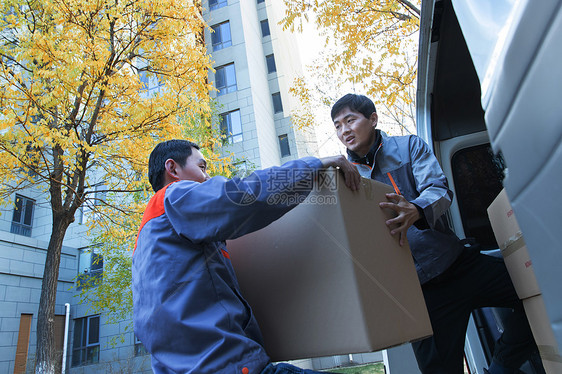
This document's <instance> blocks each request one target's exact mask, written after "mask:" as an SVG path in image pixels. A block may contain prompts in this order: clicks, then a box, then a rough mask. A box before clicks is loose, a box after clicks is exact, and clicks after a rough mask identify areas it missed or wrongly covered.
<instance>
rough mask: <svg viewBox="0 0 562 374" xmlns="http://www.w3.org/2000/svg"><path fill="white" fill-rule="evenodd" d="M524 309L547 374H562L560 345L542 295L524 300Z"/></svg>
mask: <svg viewBox="0 0 562 374" xmlns="http://www.w3.org/2000/svg"><path fill="white" fill-rule="evenodd" d="M523 307H524V308H525V313H526V314H527V319H528V320H529V324H530V325H531V331H533V336H534V337H535V342H536V343H537V346H538V347H539V352H540V355H541V359H542V362H543V365H544V369H545V371H546V372H547V374H560V373H562V356H561V355H560V352H559V351H558V344H557V342H556V338H555V337H554V332H553V331H552V327H551V326H550V319H549V318H548V315H547V314H546V307H545V305H544V300H543V297H542V295H537V296H533V297H530V298H527V299H525V300H523Z"/></svg>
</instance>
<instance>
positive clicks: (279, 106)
mask: <svg viewBox="0 0 562 374" xmlns="http://www.w3.org/2000/svg"><path fill="white" fill-rule="evenodd" d="M271 98H272V99H273V112H274V113H281V112H282V111H283V103H282V102H281V94H280V93H279V92H277V93H274V94H273V95H271Z"/></svg>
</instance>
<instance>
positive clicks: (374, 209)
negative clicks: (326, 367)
mask: <svg viewBox="0 0 562 374" xmlns="http://www.w3.org/2000/svg"><path fill="white" fill-rule="evenodd" d="M319 179H320V182H319V185H320V186H319V187H317V188H315V189H314V191H312V192H311V193H310V195H309V196H308V197H307V199H306V201H305V202H304V203H302V204H300V205H299V206H297V207H296V208H295V209H293V210H291V211H290V212H289V213H287V214H286V215H285V216H283V217H282V218H281V219H279V220H277V221H275V222H274V223H272V224H271V225H269V226H267V227H266V228H264V229H262V230H260V231H257V232H255V233H252V234H249V235H246V236H244V237H241V238H239V239H237V240H233V241H230V242H229V243H228V244H227V245H228V248H229V252H230V257H231V260H232V263H233V265H234V268H235V270H236V274H237V276H238V280H239V282H240V287H241V289H242V294H243V295H244V297H245V298H246V299H247V300H248V302H249V303H250V305H251V307H252V309H253V311H254V314H255V316H256V318H257V320H258V323H259V325H260V328H261V330H262V333H263V337H264V343H265V348H266V351H267V352H268V354H269V355H270V357H271V358H272V360H274V361H285V360H293V359H299V358H309V357H319V356H329V355H336V354H347V353H359V352H371V351H378V350H380V349H384V348H388V347H391V346H395V345H398V344H401V343H405V342H408V341H413V340H417V339H420V338H424V337H427V336H429V335H431V334H432V330H431V324H430V321H429V317H428V314H427V310H426V307H425V302H424V299H423V295H422V292H421V287H420V285H419V281H418V278H417V274H416V271H415V267H414V263H413V260H412V256H411V253H410V249H409V247H408V246H407V245H406V246H403V247H400V246H399V245H398V241H397V238H394V237H392V236H391V235H390V233H389V230H388V228H387V227H386V225H385V221H386V220H387V219H388V218H389V217H391V216H392V212H391V211H390V212H389V211H386V212H383V211H382V210H381V209H380V207H379V205H378V204H379V202H381V201H386V198H385V193H388V192H392V191H393V190H392V188H391V187H389V186H387V185H384V184H382V183H378V182H376V181H373V180H369V179H363V181H362V186H361V189H360V191H356V192H352V191H351V190H349V189H348V188H347V187H346V186H345V184H344V182H343V178H342V177H341V176H340V175H339V173H337V172H335V171H334V170H328V171H327V172H326V173H325V174H323V175H321V178H319Z"/></svg>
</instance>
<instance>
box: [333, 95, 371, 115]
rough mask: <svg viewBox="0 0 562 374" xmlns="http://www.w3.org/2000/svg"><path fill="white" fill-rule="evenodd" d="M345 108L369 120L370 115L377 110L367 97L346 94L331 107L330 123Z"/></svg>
mask: <svg viewBox="0 0 562 374" xmlns="http://www.w3.org/2000/svg"><path fill="white" fill-rule="evenodd" d="M345 108H349V109H351V110H352V111H354V112H359V113H361V114H363V115H364V116H365V118H370V117H371V114H373V113H376V112H377V109H376V108H375V104H374V103H373V101H372V100H371V99H369V98H368V97H367V96H363V95H355V94H347V95H345V96H344V97H342V98H341V99H339V100H338V101H336V103H335V104H334V105H333V106H332V111H331V113H330V114H331V115H332V121H333V120H334V118H336V116H337V115H338V114H339V113H340V112H341V111H342V110H344V109H345Z"/></svg>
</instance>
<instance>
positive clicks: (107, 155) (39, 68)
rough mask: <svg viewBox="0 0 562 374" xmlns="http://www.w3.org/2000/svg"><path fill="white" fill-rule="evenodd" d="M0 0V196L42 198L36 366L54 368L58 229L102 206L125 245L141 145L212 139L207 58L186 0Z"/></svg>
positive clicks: (140, 184)
mask: <svg viewBox="0 0 562 374" xmlns="http://www.w3.org/2000/svg"><path fill="white" fill-rule="evenodd" d="M0 1H1V6H0V7H1V11H2V17H1V18H0V36H1V37H0V58H1V64H0V111H1V112H0V178H1V179H2V184H1V187H0V194H1V197H2V198H3V201H4V203H8V202H10V201H12V203H13V196H14V193H15V192H17V191H18V190H20V189H26V188H35V189H40V190H42V191H43V192H44V194H45V196H46V198H47V199H48V203H49V205H50V210H51V212H52V234H51V236H50V240H49V243H48V249H47V254H46V262H45V270H44V278H43V283H42V290H41V300H40V305H39V312H38V325H37V354H36V372H39V373H54V371H55V359H54V357H55V352H54V347H55V344H54V343H53V342H54V318H53V317H54V307H55V297H56V290H57V278H58V273H59V265H60V257H61V246H62V244H63V240H64V238H65V234H66V232H67V229H68V227H69V225H70V224H71V223H72V222H73V221H74V217H75V213H76V212H77V210H78V209H79V208H80V207H82V206H84V205H89V206H92V207H99V209H100V212H101V211H102V210H103V209H109V208H111V209H113V211H112V212H113V213H107V212H106V214H105V215H106V216H107V217H108V218H111V216H113V218H115V219H114V220H113V224H114V229H115V230H117V231H118V232H119V233H121V234H123V235H122V238H123V240H124V241H125V240H127V241H129V242H130V241H131V240H132V241H134V237H133V238H131V235H130V234H124V231H119V230H120V226H119V225H120V224H124V225H125V223H124V222H126V221H130V220H129V219H125V218H118V217H123V216H125V215H127V214H130V213H131V212H136V213H139V212H140V211H142V200H143V199H135V198H129V199H127V198H125V197H121V198H119V197H118V196H126V195H124V194H125V193H130V192H134V191H136V193H137V194H138V193H143V192H142V191H145V190H146V189H147V182H146V177H145V175H146V164H147V157H148V154H149V152H150V151H151V149H152V148H153V146H154V145H155V144H156V143H157V142H159V141H162V140H165V139H169V138H175V137H184V138H185V137H186V136H187V137H190V133H191V132H193V133H194V134H197V136H195V137H194V138H196V139H194V140H198V141H199V142H202V143H205V144H213V142H214V140H213V136H214V135H213V132H212V131H210V130H209V129H210V123H209V122H210V118H211V112H212V110H211V106H210V98H209V91H210V89H211V88H210V84H209V82H208V81H207V72H208V69H209V68H210V59H209V56H208V55H207V53H206V50H205V46H204V44H203V42H202V40H201V35H202V30H203V28H204V27H205V25H204V22H203V20H202V18H201V13H200V12H201V9H200V4H199V1H197V0H183V1H177V0H128V1H118V0H0ZM185 124H190V125H189V126H187V128H186V126H185ZM210 156H211V158H213V157H215V156H216V155H210ZM99 181H103V183H100V182H99ZM100 193H102V194H100ZM100 196H107V197H108V198H107V199H105V198H104V199H100ZM109 196H113V197H114V199H113V200H112V199H110V198H109ZM113 202H119V204H113ZM109 222H111V221H109ZM124 245H125V244H124ZM127 245H129V243H127Z"/></svg>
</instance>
